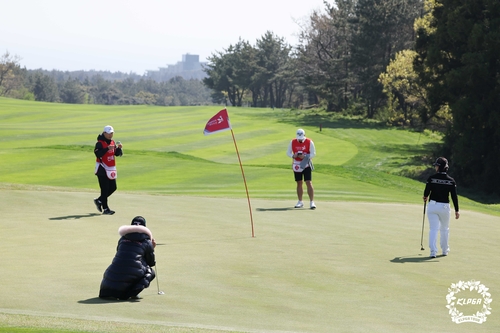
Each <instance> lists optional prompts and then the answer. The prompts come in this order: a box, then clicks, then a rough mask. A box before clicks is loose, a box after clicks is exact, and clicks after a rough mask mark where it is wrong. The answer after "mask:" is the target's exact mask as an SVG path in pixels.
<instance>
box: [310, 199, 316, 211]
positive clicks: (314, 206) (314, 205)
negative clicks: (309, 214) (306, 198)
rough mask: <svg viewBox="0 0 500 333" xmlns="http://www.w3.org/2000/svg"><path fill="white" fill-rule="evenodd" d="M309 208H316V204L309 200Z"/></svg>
mask: <svg viewBox="0 0 500 333" xmlns="http://www.w3.org/2000/svg"><path fill="white" fill-rule="evenodd" d="M310 207H311V209H316V204H314V201H311V206H310Z"/></svg>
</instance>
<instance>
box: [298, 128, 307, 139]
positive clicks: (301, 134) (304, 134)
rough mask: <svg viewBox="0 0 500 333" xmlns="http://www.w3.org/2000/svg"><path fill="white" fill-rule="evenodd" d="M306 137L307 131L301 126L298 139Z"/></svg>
mask: <svg viewBox="0 0 500 333" xmlns="http://www.w3.org/2000/svg"><path fill="white" fill-rule="evenodd" d="M305 138H306V131H304V130H303V129H302V128H299V129H298V130H297V140H304V139H305Z"/></svg>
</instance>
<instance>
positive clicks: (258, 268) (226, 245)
mask: <svg viewBox="0 0 500 333" xmlns="http://www.w3.org/2000/svg"><path fill="white" fill-rule="evenodd" d="M219 109H220V108H216V107H211V108H209V107H185V108H158V107H143V106H120V107H105V106H89V105H62V104H50V103H33V102H23V101H16V100H10V99H2V98H0V169H1V170H2V172H1V173H0V205H1V206H0V207H1V212H2V219H0V226H1V228H2V235H4V237H2V242H0V251H1V253H2V258H3V259H2V262H1V264H0V280H1V281H2V284H0V295H2V297H1V298H0V323H1V324H0V327H1V328H0V332H2V330H3V331H5V332H36V333H40V332H169V333H172V332H179V333H185V332H195V333H212V332H213V333H215V332H218V333H220V332H285V331H286V332H315V333H316V332H319V333H321V332H325V333H326V332H410V333H412V332H418V333H421V332H470V331H476V330H480V331H484V332H498V331H499V329H500V317H499V316H498V315H497V314H496V312H495V302H493V304H492V307H493V311H492V314H491V315H489V316H488V321H487V322H486V323H484V324H482V325H477V324H470V323H464V324H460V325H457V324H455V323H452V322H451V319H450V315H449V313H448V309H447V308H446V304H447V302H446V295H447V294H448V288H449V286H450V285H451V284H452V283H456V282H458V281H469V280H476V281H481V283H484V284H485V285H486V286H487V287H489V288H490V291H491V294H492V298H493V300H495V299H496V298H495V297H497V296H496V295H497V293H498V290H500V284H499V281H498V279H497V276H498V275H499V274H500V260H499V259H498V258H497V256H494V255H492V254H494V249H495V248H496V246H497V244H498V242H499V241H500V239H499V235H500V232H499V231H500V230H499V228H500V225H499V224H498V216H499V215H500V213H499V207H498V205H484V204H481V203H478V202H474V201H472V200H470V199H466V198H464V197H460V202H461V210H462V217H461V218H460V219H459V220H453V221H452V226H451V228H452V230H451V236H450V243H451V248H452V252H451V253H450V256H448V257H446V258H437V259H433V260H428V258H427V255H428V253H427V251H428V246H427V244H426V240H427V230H428V225H427V222H426V223H425V233H424V246H425V248H426V249H427V250H426V251H420V235H421V227H422V217H423V216H422V208H423V206H422V201H421V196H422V191H423V187H424V184H423V183H422V182H419V181H415V180H411V179H409V178H407V177H404V176H403V175H405V174H411V173H412V172H414V171H415V170H418V169H419V168H424V167H425V165H426V163H428V158H429V156H427V155H428V154H429V151H430V149H431V148H432V147H433V145H436V144H438V143H439V137H437V136H435V135H434V134H433V133H425V134H422V135H421V134H419V133H413V132H408V131H403V130H397V129H384V128H381V127H380V126H378V125H376V124H365V123H358V122H357V121H347V120H334V119H332V118H331V117H330V115H326V114H321V113H318V114H315V113H309V114H306V113H303V112H291V111H286V110H283V111H281V110H276V111H274V112H271V111H270V110H265V109H237V108H229V109H228V111H229V115H230V119H231V123H232V126H233V130H234V134H235V137H236V140H237V144H238V149H239V152H240V156H241V159H242V163H243V167H244V171H245V176H246V180H247V183H248V189H249V193H250V197H251V208H252V215H250V214H249V207H248V202H247V199H246V193H245V187H244V184H243V181H242V175H241V170H240V167H239V164H238V159H237V157H236V154H235V148H234V144H233V141H232V137H231V133H230V132H222V133H218V134H214V135H211V136H206V137H205V136H203V134H202V132H203V128H204V126H205V123H206V121H207V120H208V119H209V118H210V117H211V116H212V115H213V114H215V113H216V112H217V111H219ZM294 119H295V120H294ZM319 122H321V125H322V128H321V131H320V130H319ZM106 124H112V125H113V126H114V127H115V130H116V134H115V139H117V140H121V141H122V142H123V144H124V150H125V155H124V156H123V157H122V158H120V159H119V160H118V170H119V179H118V187H119V189H118V191H117V193H115V194H114V195H113V196H112V197H111V199H110V205H111V207H112V208H113V209H115V210H116V211H117V213H116V214H115V215H113V216H103V215H101V214H98V213H97V211H96V210H95V207H94V205H93V202H92V198H93V197H95V196H96V195H97V191H98V186H97V181H96V179H95V176H94V175H93V169H94V163H95V162H94V159H93V153H92V149H93V145H94V143H95V138H96V136H97V134H98V133H99V132H100V131H101V130H102V128H103V126H104V125H106ZM297 127H303V128H305V129H306V134H307V136H309V137H311V138H312V139H313V140H314V141H315V144H316V147H317V149H318V156H317V158H316V159H315V162H316V163H315V166H316V171H315V172H314V176H313V177H314V185H315V188H316V203H317V205H318V209H316V210H315V211H311V210H309V209H299V210H296V209H293V208H292V206H293V204H294V203H295V200H296V198H295V184H294V182H293V178H292V175H291V170H290V165H289V160H288V158H287V157H286V155H285V151H286V147H287V145H288V142H289V140H290V139H291V138H292V137H293V136H294V133H295V130H296V128H297ZM450 173H452V172H450ZM458 181H459V180H458ZM459 192H460V191H459ZM136 215H143V216H145V217H146V219H147V221H148V227H150V228H151V230H152V232H153V234H154V236H155V238H156V239H157V241H158V243H159V245H158V247H157V249H156V253H157V263H158V267H157V269H158V280H157V281H158V282H159V287H160V289H162V290H163V291H165V295H158V294H157V285H156V281H153V284H152V285H151V286H150V288H149V289H146V290H145V291H144V292H143V293H142V294H141V296H142V297H143V298H142V299H140V300H138V301H135V302H106V301H103V300H100V299H98V298H97V293H98V288H99V283H100V280H101V277H102V273H103V272H104V270H105V269H106V267H107V266H108V265H109V263H110V261H111V259H112V257H113V255H114V251H115V247H116V242H117V240H118V235H117V229H118V227H119V226H120V225H122V224H128V223H130V220H131V219H132V218H133V217H134V216H136ZM251 218H252V222H253V223H254V227H255V236H256V237H255V238H252V237H251ZM472 310H474V309H473V307H463V311H464V312H465V313H468V312H469V311H472ZM474 312H475V311H474ZM16 330H17V331H16ZM44 330H45V331H44Z"/></svg>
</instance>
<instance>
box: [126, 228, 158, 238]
mask: <svg viewBox="0 0 500 333" xmlns="http://www.w3.org/2000/svg"><path fill="white" fill-rule="evenodd" d="M135 232H137V233H140V234H146V235H148V236H149V239H153V234H152V233H151V230H149V229H148V228H146V227H143V226H142V225H122V226H121V227H120V228H118V234H119V235H120V236H121V237H123V236H125V235H127V234H132V233H135Z"/></svg>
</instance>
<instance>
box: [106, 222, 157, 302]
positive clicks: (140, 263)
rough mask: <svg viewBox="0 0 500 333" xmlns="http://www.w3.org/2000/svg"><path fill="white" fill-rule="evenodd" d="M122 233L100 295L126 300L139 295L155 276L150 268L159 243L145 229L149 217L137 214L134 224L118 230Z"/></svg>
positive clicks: (153, 264) (154, 263) (153, 263)
mask: <svg viewBox="0 0 500 333" xmlns="http://www.w3.org/2000/svg"><path fill="white" fill-rule="evenodd" d="M118 234H119V235H120V236H121V237H120V240H119V241H118V247H117V250H116V254H115V257H114V258H113V261H112V263H111V265H110V266H109V267H108V268H107V269H106V271H105V272H104V276H103V279H102V282H101V287H100V290H99V297H100V298H113V299H120V300H127V299H129V298H138V296H137V295H139V293H140V292H141V291H143V290H144V289H145V288H148V287H149V284H150V283H151V281H153V279H154V278H155V272H154V271H153V269H152V268H151V267H152V266H155V265H156V261H155V253H154V249H155V247H156V242H155V240H154V238H153V234H152V233H151V231H150V230H149V229H148V228H146V219H145V218H144V217H142V216H136V217H134V219H133V220H132V223H131V225H124V226H121V227H120V228H119V229H118Z"/></svg>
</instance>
